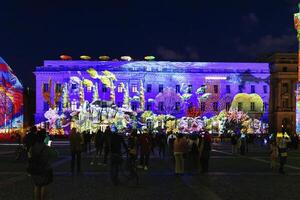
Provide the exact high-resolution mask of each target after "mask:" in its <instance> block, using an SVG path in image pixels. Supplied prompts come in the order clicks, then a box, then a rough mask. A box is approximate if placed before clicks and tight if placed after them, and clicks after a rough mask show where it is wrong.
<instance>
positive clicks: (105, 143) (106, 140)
mask: <svg viewBox="0 0 300 200" xmlns="http://www.w3.org/2000/svg"><path fill="white" fill-rule="evenodd" d="M111 134H112V132H111V129H110V127H109V126H107V127H106V129H105V131H104V134H103V148H104V158H103V164H104V165H106V164H107V158H108V153H109V148H110V141H109V139H110V135H111Z"/></svg>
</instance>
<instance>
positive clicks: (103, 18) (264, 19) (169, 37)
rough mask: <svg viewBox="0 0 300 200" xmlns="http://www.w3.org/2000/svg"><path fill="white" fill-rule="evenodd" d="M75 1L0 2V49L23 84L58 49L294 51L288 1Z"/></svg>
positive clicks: (229, 55)
mask: <svg viewBox="0 0 300 200" xmlns="http://www.w3.org/2000/svg"><path fill="white" fill-rule="evenodd" d="M80 2H81V3H77V1H66V0H65V1H63V0H47V1H43V0H26V1H20V0H10V1H9V0H6V1H1V5H0V22H1V23H0V25H1V29H0V36H1V37H0V38H1V48H0V56H1V57H3V58H4V59H5V60H6V62H7V63H8V64H9V65H10V66H11V67H12V68H13V70H14V72H15V73H16V75H17V76H18V77H19V79H20V80H21V81H22V82H23V84H24V85H25V86H31V87H32V86H34V75H33V74H32V72H33V71H34V68H35V67H36V66H39V65H42V63H43V60H47V59H48V60H51V59H52V60H53V59H58V58H59V55H61V54H68V55H71V56H73V58H78V57H79V56H80V55H83V54H87V55H90V56H92V57H94V58H97V57H98V56H99V55H109V56H111V57H120V56H122V55H130V56H132V57H133V58H135V59H137V60H138V59H141V58H143V56H144V55H154V56H156V57H157V60H174V61H175V60H176V61H251V60H253V59H255V58H257V57H260V56H262V55H265V54H269V53H272V52H287V51H296V50H297V40H296V31H295V30H294V26H293V13H295V12H297V11H298V8H297V3H298V1H295V0H226V1H225V0H218V1H216V0H198V1H196V0H180V1H179V0H178V1H176V0H173V1H172V0H170V1H166V0H157V1H156V0H148V1H144V0H135V1H126V0H107V1H101V0H98V1H89V0H85V1H80ZM299 2H300V1H299Z"/></svg>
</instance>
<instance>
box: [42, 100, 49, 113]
mask: <svg viewBox="0 0 300 200" xmlns="http://www.w3.org/2000/svg"><path fill="white" fill-rule="evenodd" d="M43 109H44V111H47V110H49V105H48V103H47V102H44V108H43Z"/></svg>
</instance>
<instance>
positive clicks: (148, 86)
mask: <svg viewBox="0 0 300 200" xmlns="http://www.w3.org/2000/svg"><path fill="white" fill-rule="evenodd" d="M151 90H152V85H151V84H147V92H151Z"/></svg>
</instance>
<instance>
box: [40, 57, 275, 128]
mask: <svg viewBox="0 0 300 200" xmlns="http://www.w3.org/2000/svg"><path fill="white" fill-rule="evenodd" d="M105 70H108V71H109V72H112V73H113V74H114V75H115V77H116V79H117V80H116V81H115V85H114V91H113V92H112V89H111V88H112V87H110V88H109V87H107V86H106V85H104V84H103V80H104V79H103V80H100V79H98V78H95V77H96V76H98V75H95V74H101V73H102V72H104V71H105ZM88 71H90V72H88ZM35 76H36V113H35V123H40V122H43V121H46V120H47V119H45V112H47V111H48V110H49V108H50V107H52V108H55V109H56V110H58V111H59V112H62V110H63V108H64V107H65V106H66V105H67V106H68V107H70V108H71V110H76V109H80V107H82V106H83V102H84V101H87V102H90V103H91V102H93V101H94V100H95V99H101V100H106V101H110V100H111V99H113V102H112V103H114V104H115V105H116V106H118V107H124V104H128V106H129V107H130V109H132V110H133V111H138V110H151V111H153V112H154V113H156V114H170V115H173V116H176V117H177V118H179V117H183V116H187V115H188V112H189V111H190V110H192V109H196V110H197V111H199V113H200V116H201V117H208V118H211V117H214V116H218V114H219V113H220V112H221V111H225V110H227V111H228V110H230V109H237V110H240V111H244V112H246V113H248V115H249V116H250V117H252V118H255V119H258V120H260V123H261V124H260V126H262V124H263V123H262V122H264V123H267V122H268V104H269V91H270V88H269V76H270V71H269V64H268V63H228V62H169V61H82V60H47V61H45V62H44V65H43V66H39V67H37V68H36V71H35ZM104 81H105V80H104ZM126 91H127V92H126ZM112 97H113V98H112ZM127 97H128V98H127ZM127 99H128V100H127ZM50 120H51V119H50ZM48 121H49V119H48Z"/></svg>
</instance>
